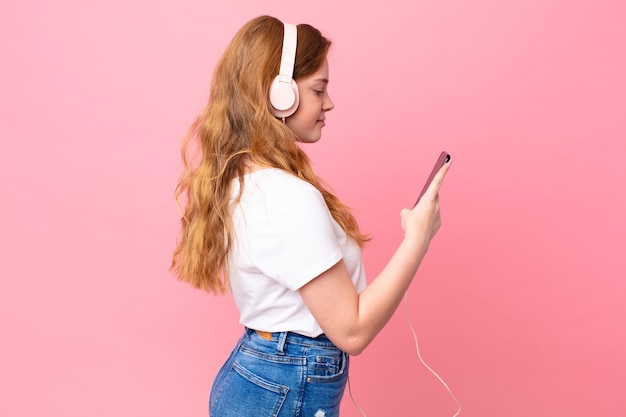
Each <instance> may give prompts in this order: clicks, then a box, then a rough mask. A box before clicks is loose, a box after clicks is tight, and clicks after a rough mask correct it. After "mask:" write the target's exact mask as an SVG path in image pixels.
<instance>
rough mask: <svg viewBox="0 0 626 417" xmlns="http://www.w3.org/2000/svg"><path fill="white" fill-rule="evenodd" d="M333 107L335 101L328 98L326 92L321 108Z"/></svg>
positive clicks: (327, 109)
mask: <svg viewBox="0 0 626 417" xmlns="http://www.w3.org/2000/svg"><path fill="white" fill-rule="evenodd" d="M334 108H335V103H333V101H332V100H331V99H330V96H329V95H328V93H326V99H325V100H324V104H323V106H322V110H324V111H330V110H332V109H334Z"/></svg>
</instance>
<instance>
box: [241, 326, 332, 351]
mask: <svg viewBox="0 0 626 417" xmlns="http://www.w3.org/2000/svg"><path fill="white" fill-rule="evenodd" d="M246 335H247V337H258V338H260V339H262V338H261V336H259V335H258V334H257V332H256V330H254V329H250V328H248V327H246ZM263 340H265V339H263ZM268 341H269V342H273V343H276V350H277V351H278V352H284V351H285V345H286V344H292V345H299V346H315V347H328V348H335V349H337V347H336V346H335V344H334V343H333V342H331V341H330V339H329V338H328V337H327V336H326V335H324V334H321V335H319V336H317V337H309V336H305V335H302V334H298V333H294V332H274V333H271V340H268Z"/></svg>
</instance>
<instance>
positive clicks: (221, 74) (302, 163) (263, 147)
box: [171, 16, 368, 294]
mask: <svg viewBox="0 0 626 417" xmlns="http://www.w3.org/2000/svg"><path fill="white" fill-rule="evenodd" d="M282 40H283V24H282V22H281V21H279V20H278V19H275V18H273V17H270V16H261V17H258V18H256V19H253V20H251V21H250V22H248V23H247V24H246V25H244V26H243V27H242V28H241V29H240V30H239V31H238V32H237V34H236V35H235V37H234V38H233V40H232V41H231V43H230V44H229V46H228V47H227V49H226V51H225V53H224V55H223V56H222V58H221V60H220V61H219V63H218V64H217V66H216V68H215V72H214V74H213V81H212V85H211V91H210V96H209V101H208V104H207V106H206V107H205V109H204V110H203V111H202V112H201V114H200V115H199V117H198V118H197V119H196V121H195V122H194V123H193V125H192V126H191V128H190V130H189V132H188V134H187V136H186V137H185V139H184V141H183V146H182V150H181V154H182V159H183V165H184V170H183V173H182V175H181V177H180V179H179V182H178V185H177V187H176V193H175V195H176V200H177V202H178V203H179V205H180V206H181V208H182V207H183V206H184V209H182V212H183V217H182V219H181V234H180V237H179V240H178V243H177V246H176V249H175V251H174V255H173V259H172V266H171V270H172V271H173V272H174V273H175V274H176V276H177V277H178V279H180V280H182V281H186V282H188V283H190V284H191V285H193V286H194V287H196V288H199V289H203V290H206V291H209V292H213V293H216V294H217V293H224V292H226V291H227V289H228V254H229V251H230V248H231V245H232V242H233V238H234V237H233V227H232V219H231V204H232V196H231V189H230V184H231V181H232V180H233V179H234V178H238V179H239V181H241V184H242V186H243V184H244V182H243V181H244V178H243V176H244V174H245V173H246V170H247V169H249V167H250V166H251V164H257V165H261V166H270V167H275V168H279V169H282V170H285V171H287V172H289V173H292V174H294V175H296V176H298V177H299V178H301V179H303V180H304V181H307V182H309V183H310V184H312V185H313V186H314V187H316V188H317V189H318V190H319V191H320V192H321V193H322V195H323V196H324V200H325V201H326V204H327V205H328V208H329V210H330V212H331V214H332V216H333V218H334V219H335V220H336V221H337V222H338V223H339V225H340V226H341V227H342V228H343V229H344V230H345V232H346V233H347V234H348V235H349V236H350V237H352V238H353V239H354V240H355V241H356V242H357V243H358V244H359V245H361V246H362V245H363V244H364V243H365V242H366V241H367V240H368V238H367V236H365V235H363V234H362V233H361V232H360V231H359V228H358V226H357V223H356V220H355V218H354V216H353V215H352V214H351V212H350V210H349V208H348V207H346V206H345V205H344V204H343V203H342V202H341V201H340V200H339V199H338V198H337V197H336V196H334V195H333V194H332V193H331V192H330V191H328V190H327V188H326V187H325V186H324V184H323V183H322V181H321V180H320V179H319V178H318V177H317V176H316V175H315V173H314V172H313V169H312V167H311V162H310V160H309V158H308V157H307V155H306V154H305V153H304V151H302V149H301V148H300V147H299V146H298V144H297V137H295V135H294V133H293V131H292V130H291V129H289V127H287V126H286V125H285V124H284V123H282V122H281V121H279V120H278V119H276V118H275V117H274V116H273V115H272V114H271V112H270V104H269V99H268V91H269V86H270V83H271V80H272V79H273V77H275V76H276V74H278V71H279V66H280V56H281V49H282ZM330 44H331V42H330V41H329V40H328V39H326V38H325V37H323V36H322V35H321V33H320V32H319V31H318V30H317V29H315V28H314V27H312V26H310V25H306V24H300V25H298V44H297V51H296V61H295V67H294V79H296V81H297V80H298V79H299V78H302V77H306V76H307V75H310V74H312V73H314V72H315V71H317V70H318V69H319V68H320V66H321V64H322V62H323V61H324V59H325V58H326V56H327V53H328V49H329V47H330ZM183 200H184V204H183Z"/></svg>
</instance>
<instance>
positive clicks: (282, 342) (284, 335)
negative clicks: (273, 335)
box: [276, 332, 287, 355]
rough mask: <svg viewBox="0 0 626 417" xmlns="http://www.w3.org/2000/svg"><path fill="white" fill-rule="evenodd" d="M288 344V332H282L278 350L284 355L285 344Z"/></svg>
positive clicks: (279, 335) (279, 336) (279, 337)
mask: <svg viewBox="0 0 626 417" xmlns="http://www.w3.org/2000/svg"><path fill="white" fill-rule="evenodd" d="M286 342H287V332H280V333H279V334H278V345H277V346H276V349H277V350H278V352H279V353H280V354H282V355H284V354H285V343H286Z"/></svg>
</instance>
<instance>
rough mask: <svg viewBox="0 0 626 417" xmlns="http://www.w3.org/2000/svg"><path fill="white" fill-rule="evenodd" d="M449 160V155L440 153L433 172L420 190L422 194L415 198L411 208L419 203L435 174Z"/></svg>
mask: <svg viewBox="0 0 626 417" xmlns="http://www.w3.org/2000/svg"><path fill="white" fill-rule="evenodd" d="M449 160H450V154H449V153H448V152H445V151H444V152H441V155H439V158H437V162H436V163H435V166H434V167H433V170H432V171H431V173H430V175H429V176H428V179H427V180H426V184H425V185H424V188H423V189H422V192H421V193H420V195H419V197H417V200H416V201H415V204H414V205H413V207H415V206H417V203H419V201H420V199H421V198H422V196H423V195H424V193H425V192H426V190H427V189H428V186H429V185H430V183H431V182H433V178H435V175H437V172H439V170H440V169H441V167H442V166H443V165H444V164H445V163H446V162H448V161H449Z"/></svg>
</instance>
